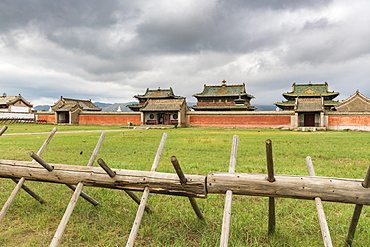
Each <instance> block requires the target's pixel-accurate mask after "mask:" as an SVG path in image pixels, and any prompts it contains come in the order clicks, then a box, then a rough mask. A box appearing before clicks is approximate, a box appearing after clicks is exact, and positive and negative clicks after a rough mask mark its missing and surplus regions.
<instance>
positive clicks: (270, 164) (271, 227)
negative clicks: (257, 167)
mask: <svg viewBox="0 0 370 247" xmlns="http://www.w3.org/2000/svg"><path fill="white" fill-rule="evenodd" d="M266 162H267V174H268V175H267V181H269V182H271V183H272V182H275V176H274V160H273V158H272V141H271V140H270V139H268V140H266ZM275 226H276V216H275V197H272V196H270V197H269V222H268V234H273V233H274V232H275Z"/></svg>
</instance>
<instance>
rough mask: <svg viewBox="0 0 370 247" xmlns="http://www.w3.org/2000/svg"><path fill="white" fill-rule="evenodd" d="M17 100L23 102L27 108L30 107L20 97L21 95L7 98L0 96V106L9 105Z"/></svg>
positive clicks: (30, 105)
mask: <svg viewBox="0 0 370 247" xmlns="http://www.w3.org/2000/svg"><path fill="white" fill-rule="evenodd" d="M18 100H21V101H23V102H24V103H25V104H26V105H27V106H29V107H32V104H31V103H30V102H28V101H27V100H26V99H25V98H23V97H22V95H20V94H19V95H16V96H7V95H6V94H5V93H4V95H3V96H0V105H6V106H8V105H11V104H13V103H15V102H17V101H18Z"/></svg>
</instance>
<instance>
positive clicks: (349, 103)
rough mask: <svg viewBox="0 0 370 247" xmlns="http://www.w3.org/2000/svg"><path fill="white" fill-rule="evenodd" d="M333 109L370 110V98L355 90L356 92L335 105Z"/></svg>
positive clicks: (349, 110) (343, 110)
mask: <svg viewBox="0 0 370 247" xmlns="http://www.w3.org/2000/svg"><path fill="white" fill-rule="evenodd" d="M333 110H334V111H338V112H370V99H369V98H367V97H366V96H365V95H363V94H362V93H360V92H359V91H356V93H354V94H353V95H351V96H350V97H348V98H347V99H345V100H343V101H341V102H340V103H338V104H337V105H335V106H334V108H333Z"/></svg>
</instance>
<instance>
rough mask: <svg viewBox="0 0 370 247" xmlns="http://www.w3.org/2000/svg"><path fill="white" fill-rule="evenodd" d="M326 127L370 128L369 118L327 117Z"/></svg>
mask: <svg viewBox="0 0 370 247" xmlns="http://www.w3.org/2000/svg"><path fill="white" fill-rule="evenodd" d="M328 126H370V116H369V115H367V116H366V115H364V116H329V117H328Z"/></svg>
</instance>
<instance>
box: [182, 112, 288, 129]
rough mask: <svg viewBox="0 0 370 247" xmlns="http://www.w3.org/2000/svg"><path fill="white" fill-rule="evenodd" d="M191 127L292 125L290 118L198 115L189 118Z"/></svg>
mask: <svg viewBox="0 0 370 247" xmlns="http://www.w3.org/2000/svg"><path fill="white" fill-rule="evenodd" d="M189 125H194V126H218V125H222V126H240V127H242V126H246V127H248V126H253V127H258V126H261V127H262V128H265V127H267V126H269V127H280V126H289V125H291V117H290V116H279V115H277V116H263V115H254V116H230V115H228V116H222V115H220V116H215V115H214V116H207V115H198V116H189Z"/></svg>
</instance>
